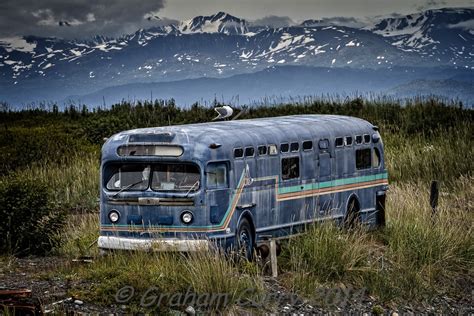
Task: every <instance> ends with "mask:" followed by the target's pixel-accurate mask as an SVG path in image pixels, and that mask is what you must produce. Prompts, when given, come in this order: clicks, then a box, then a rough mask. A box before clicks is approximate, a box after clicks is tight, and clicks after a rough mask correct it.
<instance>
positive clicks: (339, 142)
mask: <svg viewBox="0 0 474 316" xmlns="http://www.w3.org/2000/svg"><path fill="white" fill-rule="evenodd" d="M335 146H336V147H342V146H344V138H343V137H338V138H336V141H335Z"/></svg>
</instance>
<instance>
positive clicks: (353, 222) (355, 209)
mask: <svg viewBox="0 0 474 316" xmlns="http://www.w3.org/2000/svg"><path fill="white" fill-rule="evenodd" d="M359 224H360V205H359V201H357V199H356V198H351V199H350V200H349V203H348V204H347V212H346V217H345V219H344V227H345V228H349V229H351V228H354V227H356V226H357V225H359Z"/></svg>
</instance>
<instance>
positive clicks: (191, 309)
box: [185, 306, 196, 315]
mask: <svg viewBox="0 0 474 316" xmlns="http://www.w3.org/2000/svg"><path fill="white" fill-rule="evenodd" d="M185 312H186V314H188V315H196V310H195V309H194V307H192V306H188V307H186V310H185Z"/></svg>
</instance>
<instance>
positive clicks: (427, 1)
mask: <svg viewBox="0 0 474 316" xmlns="http://www.w3.org/2000/svg"><path fill="white" fill-rule="evenodd" d="M473 6H474V0H1V1H0V38H7V37H13V36H22V35H38V36H51V37H62V38H88V37H92V36H94V35H105V36H119V35H122V34H130V33H133V32H135V31H136V30H137V29H139V28H149V27H153V26H157V25H163V24H169V23H172V22H176V21H177V20H186V19H190V18H193V17H195V16H198V15H210V14H214V13H216V12H219V11H224V12H227V13H230V14H232V15H234V16H237V17H240V18H244V19H246V20H248V21H251V22H253V23H256V24H265V25H272V26H276V27H281V26H286V25H292V24H295V23H299V22H302V21H303V20H306V19H321V18H324V17H351V18H357V19H363V18H365V17H368V16H377V15H389V14H393V13H399V14H406V13H413V12H417V11H420V10H424V9H431V8H440V7H473Z"/></svg>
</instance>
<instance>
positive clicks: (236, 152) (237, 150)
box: [234, 148, 244, 158]
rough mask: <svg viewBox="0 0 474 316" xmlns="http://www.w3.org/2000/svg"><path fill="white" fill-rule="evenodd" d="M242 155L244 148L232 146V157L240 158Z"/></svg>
mask: <svg viewBox="0 0 474 316" xmlns="http://www.w3.org/2000/svg"><path fill="white" fill-rule="evenodd" d="M243 156H244V150H243V149H242V148H234V158H242V157H243Z"/></svg>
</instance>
